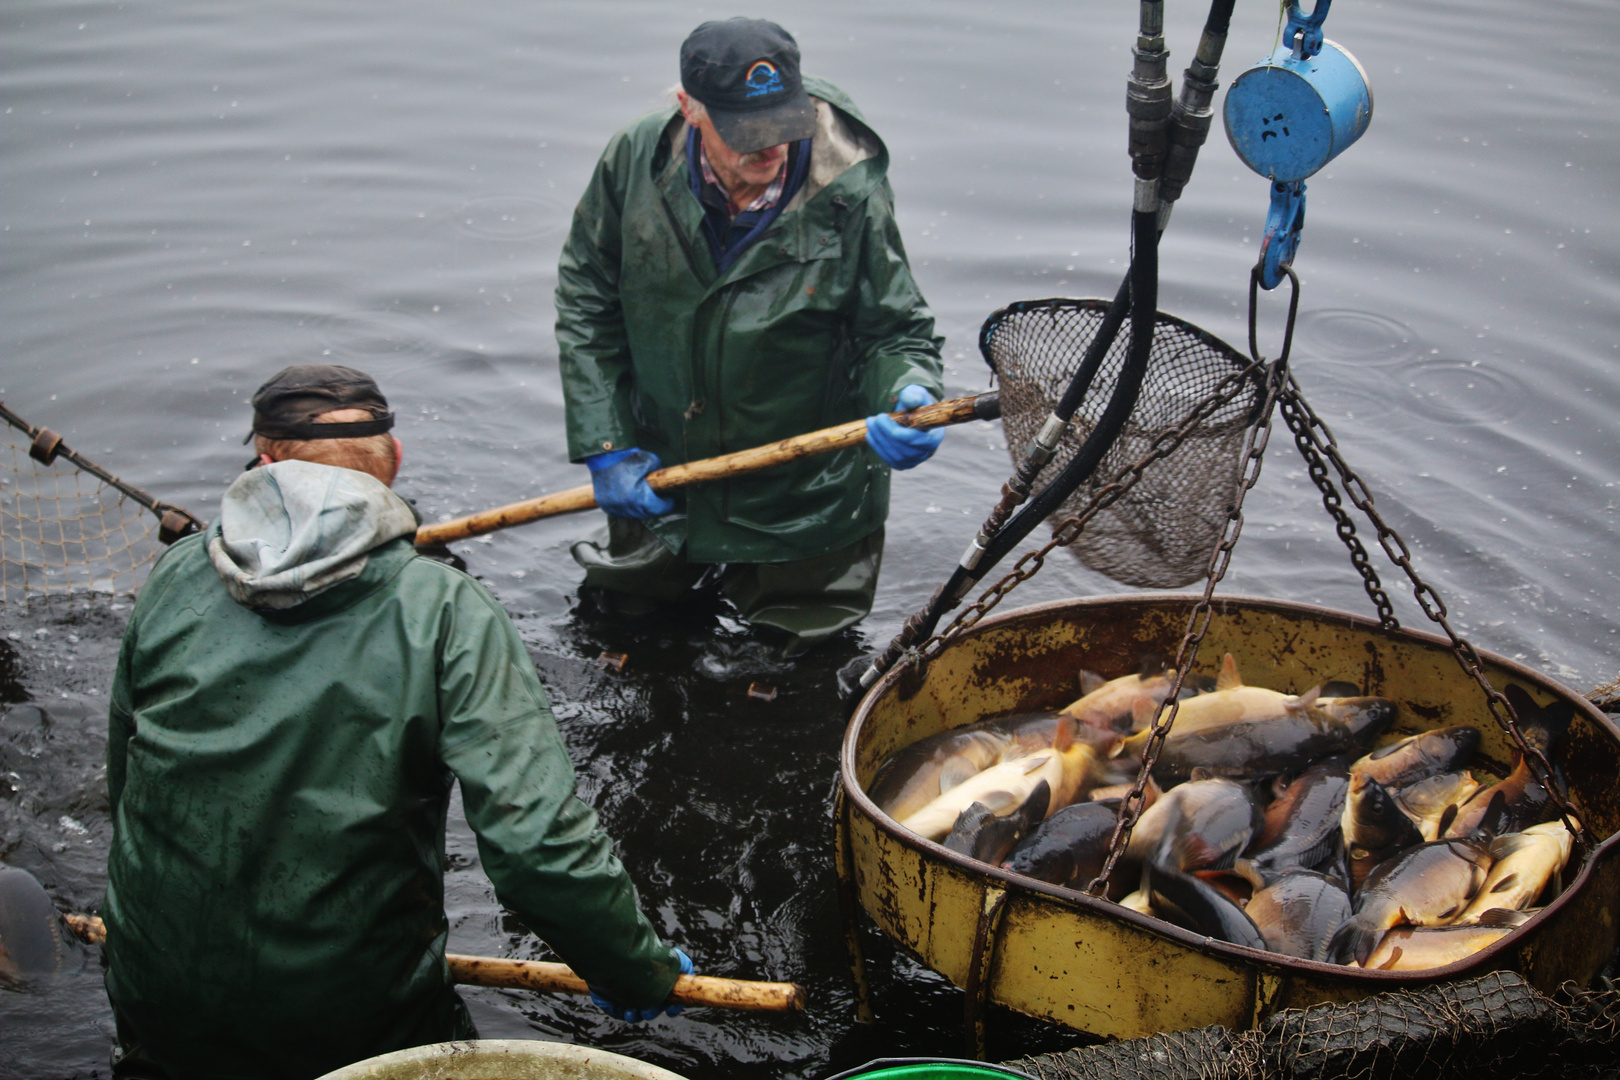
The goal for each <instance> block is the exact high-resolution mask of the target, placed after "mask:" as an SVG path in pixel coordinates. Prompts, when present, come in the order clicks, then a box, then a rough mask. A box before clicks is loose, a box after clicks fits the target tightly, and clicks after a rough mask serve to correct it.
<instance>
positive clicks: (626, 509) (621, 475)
mask: <svg viewBox="0 0 1620 1080" xmlns="http://www.w3.org/2000/svg"><path fill="white" fill-rule="evenodd" d="M659 465H660V462H659V460H658V455H657V454H655V453H653V452H652V451H650V450H641V449H638V448H636V447H633V446H632V447H631V448H630V449H628V450H609V451H608V452H607V453H605V454H594V455H592V456H591V457H588V458H586V459H585V467H586V468H587V469H589V470H591V488H592V489H593V491H594V493H595V495H596V505H597V506H600V507H601V508H602V509H603V510H606V511H607V512H608V513H609V514H611V515H613V516H614V517H621V518H638V519H641V520H645V519H647V518H654V517H658V516H659V515H660V514H667V513H669V512H670V511H671V510H673V509H675V503H674V502H672V501H671V500H669V499H666V498H664V497H663V496H662V495H660V494H658V492H656V491H654V490H653V489H652V488H650V487H648V486H647V474H648V473H650V472H652V471H653V470H654V469H657V468H658V467H659Z"/></svg>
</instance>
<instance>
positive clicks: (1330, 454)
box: [1284, 375, 1592, 853]
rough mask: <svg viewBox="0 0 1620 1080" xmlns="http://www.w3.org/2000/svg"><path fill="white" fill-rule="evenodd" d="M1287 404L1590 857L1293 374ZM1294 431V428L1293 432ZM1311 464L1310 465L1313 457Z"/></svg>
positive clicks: (1540, 758)
mask: <svg viewBox="0 0 1620 1080" xmlns="http://www.w3.org/2000/svg"><path fill="white" fill-rule="evenodd" d="M1284 401H1285V405H1284V416H1285V418H1286V416H1287V407H1288V405H1289V404H1292V405H1294V406H1295V407H1296V408H1297V411H1298V421H1299V423H1300V427H1298V428H1295V429H1294V431H1295V440H1296V442H1297V441H1298V440H1299V439H1300V438H1301V437H1304V438H1305V439H1306V440H1307V441H1308V442H1309V443H1310V444H1311V446H1312V448H1314V449H1315V450H1316V451H1317V453H1318V454H1320V455H1322V456H1324V457H1326V458H1327V460H1328V461H1329V462H1331V463H1332V465H1333V468H1334V471H1335V472H1337V473H1338V475H1339V482H1340V483H1341V484H1343V485H1344V490H1345V494H1346V495H1348V496H1349V497H1350V501H1351V502H1352V503H1354V504H1355V507H1356V509H1357V510H1360V511H1361V512H1362V513H1363V514H1365V515H1366V516H1367V520H1368V521H1370V522H1372V524H1373V527H1374V528H1375V529H1377V530H1378V543H1379V545H1380V546H1381V547H1382V548H1383V549H1384V553H1385V554H1386V555H1388V556H1389V558H1390V561H1391V562H1393V563H1394V564H1395V565H1396V566H1398V567H1400V568H1401V570H1402V572H1404V573H1405V574H1406V577H1407V580H1409V581H1410V582H1411V583H1412V595H1413V596H1415V597H1416V598H1417V602H1418V606H1419V607H1421V608H1422V609H1423V614H1424V615H1425V616H1427V617H1428V619H1429V621H1431V622H1433V623H1435V624H1437V625H1438V626H1439V627H1440V628H1441V629H1442V630H1444V631H1445V632H1446V637H1447V638H1449V639H1450V641H1451V651H1452V654H1453V655H1454V656H1455V657H1456V658H1457V663H1458V665H1459V666H1460V667H1461V668H1462V669H1463V671H1464V672H1465V673H1466V674H1468V675H1469V676H1470V677H1471V678H1473V680H1474V682H1476V683H1477V684H1479V688H1480V690H1482V691H1483V692H1484V694H1485V705H1486V708H1487V709H1488V710H1489V711H1490V714H1491V718H1492V719H1493V720H1495V721H1496V723H1497V725H1498V726H1499V727H1501V728H1502V730H1503V731H1505V732H1507V733H1508V735H1509V736H1510V737H1511V738H1512V739H1513V743H1514V745H1515V746H1517V747H1518V749H1519V753H1520V754H1522V755H1523V756H1524V760H1525V761H1526V762H1528V763H1529V765H1530V771H1531V773H1532V774H1534V776H1535V779H1536V782H1537V783H1539V784H1540V785H1541V786H1542V787H1543V788H1544V789H1545V790H1546V792H1547V795H1548V797H1549V798H1551V799H1552V801H1553V805H1555V806H1557V807H1558V816H1559V817H1560V818H1561V819H1562V820H1563V822H1564V827H1565V828H1567V829H1568V830H1569V831H1570V833H1571V834H1572V835H1573V836H1574V837H1575V839H1576V841H1577V842H1578V843H1579V844H1580V846H1581V850H1582V852H1583V853H1586V852H1589V851H1590V850H1591V846H1592V839H1591V837H1590V836H1589V835H1588V834H1587V832H1586V827H1585V824H1584V823H1583V822H1581V821H1580V820H1579V819H1578V818H1577V817H1576V816H1575V813H1574V810H1573V809H1572V807H1571V806H1570V804H1569V800H1568V798H1567V797H1566V796H1565V795H1564V793H1563V791H1562V790H1561V789H1560V788H1559V786H1558V784H1557V783H1556V776H1557V774H1556V773H1555V772H1554V770H1553V767H1552V762H1551V761H1549V760H1548V759H1547V755H1546V754H1545V753H1543V752H1542V750H1541V748H1540V747H1537V746H1534V745H1532V744H1531V743H1529V742H1528V741H1526V739H1525V737H1524V733H1523V732H1522V731H1520V730H1519V715H1518V713H1517V712H1515V711H1514V709H1513V705H1512V704H1511V703H1510V702H1509V701H1508V699H1507V698H1506V696H1504V695H1503V694H1502V692H1501V691H1500V690H1498V689H1496V688H1495V687H1494V686H1492V685H1491V682H1490V679H1489V678H1487V677H1486V675H1485V663H1484V661H1483V660H1481V659H1480V656H1479V652H1478V651H1477V650H1476V649H1475V648H1474V646H1473V644H1472V643H1471V642H1469V641H1468V639H1467V638H1465V637H1463V636H1462V635H1460V634H1458V633H1457V631H1456V630H1455V629H1453V628H1452V625H1451V621H1450V620H1449V619H1447V618H1446V604H1445V601H1444V600H1442V599H1441V598H1440V594H1439V593H1438V592H1437V591H1435V588H1434V586H1432V585H1430V584H1429V583H1428V582H1426V581H1424V580H1423V578H1422V576H1420V575H1419V574H1418V572H1417V570H1416V568H1414V567H1413V566H1412V552H1411V550H1410V549H1409V548H1407V546H1406V541H1404V540H1402V539H1401V537H1400V534H1399V533H1397V532H1396V531H1395V530H1394V529H1392V528H1391V527H1390V526H1389V525H1388V524H1387V523H1386V522H1385V521H1384V518H1383V516H1382V515H1381V514H1379V512H1378V508H1377V507H1376V506H1374V505H1373V497H1372V493H1371V492H1370V491H1369V490H1368V489H1367V485H1366V484H1365V483H1363V482H1362V480H1361V478H1360V477H1359V476H1357V475H1356V474H1355V472H1354V470H1352V469H1351V468H1350V466H1349V464H1347V463H1346V462H1345V460H1344V458H1343V457H1342V456H1341V455H1340V454H1339V444H1338V443H1337V442H1336V441H1335V440H1334V438H1333V432H1332V431H1330V430H1329V429H1328V426H1327V425H1326V424H1325V423H1323V422H1322V418H1321V417H1319V416H1317V415H1316V412H1315V411H1314V410H1313V409H1312V408H1311V407H1310V405H1309V404H1308V403H1307V402H1306V401H1305V397H1304V395H1303V394H1301V393H1300V390H1299V384H1298V383H1297V382H1295V381H1294V379H1293V376H1291V375H1290V376H1289V378H1288V387H1287V390H1286V392H1285V394H1284ZM1292 426H1293V425H1292V424H1290V427H1292ZM1307 460H1309V458H1308V457H1307Z"/></svg>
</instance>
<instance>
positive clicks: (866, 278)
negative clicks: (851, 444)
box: [854, 180, 945, 413]
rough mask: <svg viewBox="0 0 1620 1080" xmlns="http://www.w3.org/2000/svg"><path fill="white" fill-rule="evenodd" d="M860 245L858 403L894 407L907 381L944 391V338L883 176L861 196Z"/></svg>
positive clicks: (856, 325) (856, 332)
mask: <svg viewBox="0 0 1620 1080" xmlns="http://www.w3.org/2000/svg"><path fill="white" fill-rule="evenodd" d="M860 245H861V266H860V290H859V304H858V306H857V308H856V311H855V320H854V336H855V346H856V350H857V356H858V363H859V365H860V368H859V370H860V393H861V401H862V404H863V406H864V407H865V408H866V410H867V412H868V413H875V412H883V411H887V410H890V409H893V408H894V398H895V395H896V394H898V393H899V392H900V390H901V388H902V387H905V386H907V385H909V384H911V383H917V384H918V385H920V386H925V387H927V388H928V389H929V390H930V391H931V392H932V393H933V394H934V396H935V397H936V398H938V397H941V396H943V394H944V392H945V383H944V380H943V378H942V377H941V370H942V369H941V363H940V358H939V354H940V349H941V348H942V347H943V346H944V344H945V339H944V338H942V337H939V336H938V335H937V334H935V333H934V315H933V312H931V311H929V310H928V302H927V301H926V300H924V299H923V295H922V291H921V290H919V289H918V288H917V282H916V281H915V280H914V279H913V278H912V276H911V267H910V265H909V264H908V263H907V262H906V249H905V246H904V244H902V243H901V241H900V227H899V225H898V224H897V223H896V222H895V220H894V194H893V191H892V190H891V189H890V187H889V183H888V181H887V180H885V181H884V182H883V183H882V184H881V185H879V187H878V188H877V190H875V191H873V192H872V194H871V195H870V196H869V197H868V198H867V199H866V201H865V213H864V215H863V221H862V235H861V237H860Z"/></svg>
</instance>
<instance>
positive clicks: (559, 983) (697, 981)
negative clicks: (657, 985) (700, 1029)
mask: <svg viewBox="0 0 1620 1080" xmlns="http://www.w3.org/2000/svg"><path fill="white" fill-rule="evenodd" d="M445 959H446V960H448V961H449V962H450V977H451V978H452V979H454V980H455V981H456V982H458V983H461V984H462V985H463V986H504V987H510V988H513V989H519V990H539V991H543V992H548V993H568V994H584V993H588V992H589V991H588V990H587V988H586V986H585V980H584V979H581V978H580V977H579V976H578V975H575V974H574V973H573V971H572V970H570V969H569V967H568V965H566V964H554V963H548V962H546V961H543V960H497V959H495V958H494V957H489V956H458V955H456V954H455V953H450V954H448V955H446V956H445ZM669 1000H670V1001H671V1002H674V1003H676V1004H680V1005H713V1006H716V1007H717V1008H721V1009H741V1010H745V1011H749V1012H796V1011H800V1010H802V1009H803V1008H804V990H803V989H802V988H801V987H799V986H798V985H797V984H795V983H772V982H753V981H751V980H748V979H721V978H717V977H715V976H713V975H682V976H680V977H679V978H677V979H676V980H675V989H673V990H671V991H670V993H669Z"/></svg>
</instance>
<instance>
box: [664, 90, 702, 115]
mask: <svg viewBox="0 0 1620 1080" xmlns="http://www.w3.org/2000/svg"><path fill="white" fill-rule="evenodd" d="M685 92H686V87H684V86H682V85H681V84H680V83H676V84H675V85H674V86H672V87H670V88H669V100H670V101H672V102H674V103H675V105H676V107H677V108H679V107H680V104H681V99H680V95H681V94H683V93H685ZM686 108H687V110H688V111H689V112H690V113H691V114H692V119H693V120H704V119H707V118H708V115H709V110H708V108H707V107H706V106H705V105H704V104H703V102H701V101H699V100H698V99H697V98H695V97H693V96H692V95H691V94H687V95H686Z"/></svg>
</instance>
